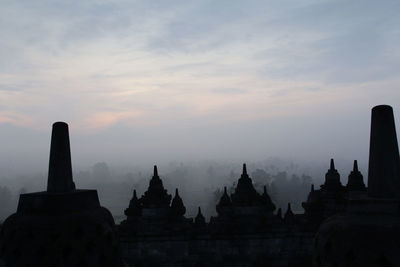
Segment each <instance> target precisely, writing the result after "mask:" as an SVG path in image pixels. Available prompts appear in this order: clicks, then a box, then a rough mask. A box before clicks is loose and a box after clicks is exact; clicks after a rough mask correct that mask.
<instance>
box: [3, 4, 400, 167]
mask: <svg viewBox="0 0 400 267" xmlns="http://www.w3.org/2000/svg"><path fill="white" fill-rule="evenodd" d="M0 2H1V8H0V36H1V41H0V59H1V60H0V144H1V145H0V161H2V164H0V165H3V166H14V167H17V166H19V163H18V162H17V161H18V160H21V159H24V160H25V161H26V164H27V165H29V164H31V165H35V164H43V166H46V164H47V162H46V161H43V159H47V157H48V150H49V142H50V130H51V124H52V123H53V122H54V121H60V120H61V121H66V122H68V123H69V125H70V134H71V145H72V154H73V160H74V162H88V163H91V162H96V161H111V162H123V163H130V162H147V161H148V162H157V161H162V160H185V159H237V160H243V161H246V160H257V159H263V158H267V157H271V156H279V157H284V158H299V159H309V160H324V161H325V160H326V161H328V160H329V158H330V157H337V158H343V159H353V158H358V159H362V160H364V159H366V158H367V157H368V139H369V123H370V109H371V108H372V107H373V106H374V105H377V104H383V103H385V104H390V105H392V106H393V108H394V111H395V115H396V117H397V119H396V122H397V125H399V117H400V114H399V111H400V106H399V103H400V86H399V85H400V83H399V81H400V76H399V70H400V27H399V26H400V16H399V12H400V1H398V0H393V1H391V0H383V1H376V0H352V1H348V0H343V1H342V0H302V1H296V0H280V1H267V0H263V1H251V0H246V1H236V0H229V1H228V0H213V1H206V0H204V1H193V0H182V1H178V0H171V1H165V0H159V1H148V0H143V1H134V0H129V1H128V0H127V1H123V0H117V1H102V0H98V1H96V0H93V1H40V0H38V1H30V0H27V1H15V0H10V1H7V0H0Z"/></svg>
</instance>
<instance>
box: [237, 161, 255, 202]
mask: <svg viewBox="0 0 400 267" xmlns="http://www.w3.org/2000/svg"><path fill="white" fill-rule="evenodd" d="M231 198H232V203H233V205H239V206H241V205H254V204H257V203H258V204H261V198H260V195H259V194H258V193H257V191H256V190H255V189H254V186H253V182H252V180H251V178H250V177H249V175H248V174H247V168H246V164H243V172H242V175H241V177H240V178H239V180H238V184H237V186H236V189H235V192H234V193H233V194H232V196H231Z"/></svg>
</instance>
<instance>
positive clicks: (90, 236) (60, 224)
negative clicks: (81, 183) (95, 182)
mask: <svg viewBox="0 0 400 267" xmlns="http://www.w3.org/2000/svg"><path fill="white" fill-rule="evenodd" d="M0 258H1V260H2V262H3V264H5V265H6V266H122V261H121V258H120V251H119V243H118V237H117V235H116V231H115V224H114V219H113V217H112V215H111V213H110V212H109V211H108V210H107V209H105V208H103V207H101V206H100V203H99V198H98V196H97V191H96V190H82V189H75V184H74V182H73V179H72V168H71V153H70V146H69V134H68V125H67V124H66V123H63V122H56V123H54V124H53V132H52V136H51V148H50V161H49V176H48V182H47V191H44V192H37V193H29V194H21V195H20V198H19V203H18V208H17V212H16V213H14V214H12V215H11V216H9V217H8V218H7V219H6V220H5V221H4V223H3V226H2V229H1V232H0Z"/></svg>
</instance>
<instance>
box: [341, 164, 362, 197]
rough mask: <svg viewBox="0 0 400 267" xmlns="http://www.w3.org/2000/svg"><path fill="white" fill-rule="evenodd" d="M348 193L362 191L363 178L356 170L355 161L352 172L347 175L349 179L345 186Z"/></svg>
mask: <svg viewBox="0 0 400 267" xmlns="http://www.w3.org/2000/svg"><path fill="white" fill-rule="evenodd" d="M346 187H347V189H348V190H349V191H364V190H365V184H364V181H363V176H362V174H361V172H360V171H359V170H358V164H357V160H355V161H354V165H353V170H352V171H351V172H350V174H349V179H348V182H347V185H346Z"/></svg>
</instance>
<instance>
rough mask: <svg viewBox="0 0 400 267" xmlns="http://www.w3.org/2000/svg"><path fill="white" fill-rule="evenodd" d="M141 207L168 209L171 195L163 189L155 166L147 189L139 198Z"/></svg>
mask: <svg viewBox="0 0 400 267" xmlns="http://www.w3.org/2000/svg"><path fill="white" fill-rule="evenodd" d="M141 202H142V204H143V207H168V206H169V203H170V202H171V195H169V194H168V193H167V190H165V189H164V185H163V183H162V180H161V179H160V177H159V176H158V171H157V166H154V174H153V177H152V178H151V180H150V183H149V188H148V189H147V191H146V192H145V193H144V195H143V196H142V198H141Z"/></svg>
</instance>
